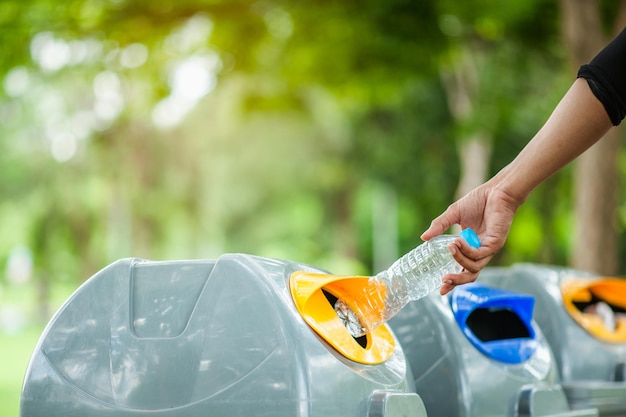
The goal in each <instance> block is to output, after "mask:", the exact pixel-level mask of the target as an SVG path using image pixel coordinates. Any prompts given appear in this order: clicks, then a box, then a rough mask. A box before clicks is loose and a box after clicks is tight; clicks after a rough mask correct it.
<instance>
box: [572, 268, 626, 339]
mask: <svg viewBox="0 0 626 417" xmlns="http://www.w3.org/2000/svg"><path fill="white" fill-rule="evenodd" d="M561 295H562V297H563V304H564V306H565V309H566V310H567V312H568V313H569V315H570V316H571V317H572V318H573V319H574V320H575V321H576V322H577V323H578V324H579V325H580V326H581V327H582V328H584V329H585V330H587V331H588V332H589V333H591V334H592V335H593V336H595V337H596V338H598V339H600V340H603V341H606V342H613V343H625V342H626V280H625V279H621V278H606V277H602V278H596V279H589V278H567V279H564V280H563V281H562V282H561Z"/></svg>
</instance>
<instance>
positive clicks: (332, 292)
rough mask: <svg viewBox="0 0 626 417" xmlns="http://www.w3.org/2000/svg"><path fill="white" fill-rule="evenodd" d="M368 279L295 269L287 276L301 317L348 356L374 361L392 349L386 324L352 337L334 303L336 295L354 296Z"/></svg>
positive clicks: (382, 360) (359, 359) (386, 355)
mask: <svg viewBox="0 0 626 417" xmlns="http://www.w3.org/2000/svg"><path fill="white" fill-rule="evenodd" d="M368 280H369V277H356V276H340V275H331V274H323V273H315V272H309V271H296V272H294V273H292V274H291V276H290V277H289V290H290V292H291V298H292V299H293V301H294V304H295V306H296V308H297V310H298V312H299V313H300V315H301V316H302V318H303V319H304V321H305V322H306V323H307V324H308V325H309V326H310V327H311V328H312V329H313V330H314V331H315V332H316V333H317V334H318V335H319V336H321V337H322V339H324V340H325V341H326V342H328V344H330V346H332V347H333V348H334V349H335V350H337V351H338V352H339V353H340V354H342V355H343V356H345V357H346V358H348V359H350V360H353V361H355V362H359V363H363V364H367V365H377V364H381V363H383V362H385V361H386V360H387V359H389V358H390V357H391V355H393V353H394V350H395V339H394V337H393V335H392V334H391V331H390V330H389V327H388V326H387V325H386V324H383V325H381V326H378V327H377V328H375V329H374V330H372V331H371V332H369V333H367V334H366V335H365V336H362V337H359V338H354V337H353V336H352V334H351V333H350V331H349V330H348V328H347V327H346V326H345V325H344V323H343V322H342V321H341V319H340V318H339V316H338V315H337V312H336V311H335V307H334V305H335V302H336V300H337V299H342V300H347V299H354V294H359V293H361V292H362V291H363V288H364V287H365V286H366V285H367V282H368Z"/></svg>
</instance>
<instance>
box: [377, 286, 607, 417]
mask: <svg viewBox="0 0 626 417" xmlns="http://www.w3.org/2000/svg"><path fill="white" fill-rule="evenodd" d="M474 314H476V316H474V317H473V318H472V316H473V315H474ZM389 323H390V325H391V328H392V329H393V331H394V334H395V335H396V336H397V338H398V340H399V341H400V343H401V345H402V348H403V351H404V353H405V355H406V357H407V360H408V362H409V364H410V366H411V369H412V373H413V376H414V378H415V389H416V392H417V393H418V394H419V396H420V397H421V398H422V400H423V402H424V405H425V407H426V411H427V412H428V414H429V415H434V416H446V417H489V416H493V417H496V416H497V417H504V416H511V417H521V416H528V417H532V416H537V417H538V416H542V417H546V416H555V417H557V416H559V417H565V416H572V417H573V416H596V415H597V411H596V410H594V409H584V410H583V409H581V410H572V409H571V407H570V406H569V404H568V402H567V399H566V396H565V393H564V391H563V390H562V389H561V387H560V386H559V385H558V383H557V382H558V377H557V373H556V369H555V366H554V359H553V357H552V354H551V352H550V348H549V345H548V343H547V341H546V340H545V338H544V336H543V334H542V331H541V329H540V328H539V327H538V326H537V323H536V322H535V321H534V320H533V298H532V297H530V296H528V295H526V294H522V293H516V292H512V291H504V290H501V289H498V288H495V287H493V286H485V285H481V284H466V285H463V286H459V287H457V288H455V289H454V291H453V292H452V293H451V294H449V295H447V296H444V297H442V296H440V295H439V294H431V295H430V296H428V297H426V298H423V299H421V300H417V301H413V302H411V303H409V304H408V305H407V306H406V307H405V308H404V309H403V310H402V311H400V312H399V313H398V314H397V315H396V316H395V317H394V318H392V319H391V320H390V321H389Z"/></svg>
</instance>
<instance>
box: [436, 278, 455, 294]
mask: <svg viewBox="0 0 626 417" xmlns="http://www.w3.org/2000/svg"><path fill="white" fill-rule="evenodd" d="M450 282H452V281H450ZM453 289H454V284H451V283H448V282H444V283H443V284H442V285H441V288H440V289H439V294H441V295H446V294H447V293H449V292H450V291H452V290H453Z"/></svg>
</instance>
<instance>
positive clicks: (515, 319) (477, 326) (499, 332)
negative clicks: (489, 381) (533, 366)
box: [450, 282, 539, 364]
mask: <svg viewBox="0 0 626 417" xmlns="http://www.w3.org/2000/svg"><path fill="white" fill-rule="evenodd" d="M534 305H535V299H534V298H533V297H532V296H530V295H527V294H520V293H515V292H512V291H507V290H503V289H500V288H495V287H491V286H488V285H484V284H480V283H477V282H474V283H470V284H465V285H463V286H461V287H458V288H455V290H454V291H453V292H452V296H451V297H450V307H452V313H453V314H454V318H455V319H456V322H457V324H458V325H459V328H460V329H461V331H462V332H463V334H464V335H465V337H466V338H467V340H469V342H470V343H471V344H472V345H474V347H475V348H476V349H478V351H479V352H481V353H483V354H484V355H486V356H488V357H489V358H492V359H495V360H497V361H500V362H504V363H510V364H520V363H522V362H525V361H527V360H528V359H530V358H531V357H532V356H533V355H534V354H535V351H536V350H537V347H538V346H539V342H538V339H537V337H536V334H535V331H534V329H533V328H532V316H533V308H534Z"/></svg>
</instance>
